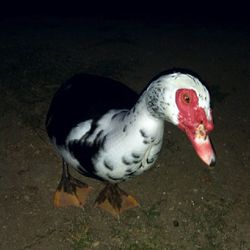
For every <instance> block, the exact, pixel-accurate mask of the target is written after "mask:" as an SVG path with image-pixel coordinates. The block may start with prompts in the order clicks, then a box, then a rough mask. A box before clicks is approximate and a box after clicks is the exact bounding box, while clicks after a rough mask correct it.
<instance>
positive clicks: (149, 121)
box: [127, 93, 164, 133]
mask: <svg viewBox="0 0 250 250" xmlns="http://www.w3.org/2000/svg"><path fill="white" fill-rule="evenodd" d="M127 117H128V121H129V124H128V125H129V126H131V127H133V128H135V129H136V128H137V129H138V128H139V129H143V130H145V131H147V132H148V133H158V131H160V130H163V128H164V119H162V118H160V117H159V118H158V117H157V116H155V115H154V114H152V113H151V112H150V111H149V110H148V107H147V103H146V93H143V94H142V96H141V97H140V98H139V100H138V101H137V103H136V104H135V105H134V107H133V108H132V109H131V110H129V111H128V113H127Z"/></svg>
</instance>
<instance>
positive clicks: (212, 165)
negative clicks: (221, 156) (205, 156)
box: [209, 159, 216, 167]
mask: <svg viewBox="0 0 250 250" xmlns="http://www.w3.org/2000/svg"><path fill="white" fill-rule="evenodd" d="M215 164H216V161H215V159H212V160H211V162H210V164H209V167H214V166H215Z"/></svg>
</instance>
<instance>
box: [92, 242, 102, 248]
mask: <svg viewBox="0 0 250 250" xmlns="http://www.w3.org/2000/svg"><path fill="white" fill-rule="evenodd" d="M99 245H100V241H96V242H94V243H93V244H92V246H93V247H98V246H99Z"/></svg>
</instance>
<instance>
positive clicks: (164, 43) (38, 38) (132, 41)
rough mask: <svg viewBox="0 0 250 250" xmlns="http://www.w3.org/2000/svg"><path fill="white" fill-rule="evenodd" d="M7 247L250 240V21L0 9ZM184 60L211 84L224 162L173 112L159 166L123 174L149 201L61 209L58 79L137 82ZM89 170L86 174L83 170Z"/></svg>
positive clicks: (210, 245) (0, 191) (0, 221)
mask: <svg viewBox="0 0 250 250" xmlns="http://www.w3.org/2000/svg"><path fill="white" fill-rule="evenodd" d="M0 30H1V32H0V59H1V64H0V249H3V250H5V249H10V250H12V249H13V250H16V249H20V250H24V249H42V250H44V249H48V250H50V249H52V250H53V249H60V250H64V249H104V250H105V249H126V250H131V249H133V250H136V249H143V250H144V249H167V250H168V249H170V250H172V249H176V250H177V249H191V250H192V249H227V250H228V249H233V250H236V249H240V250H246V249H250V212H249V211H250V189H249V185H250V165H249V159H250V132H249V124H250V112H249V109H250V102H249V95H250V83H249V78H250V29H249V28H246V27H243V26H240V25H234V26H233V25H225V24H215V23H214V24H204V23H203V24H197V23H196V24H194V23H186V24H183V23H177V22H171V20H168V21H166V20H165V21H164V20H143V21H141V20H132V19H130V20H128V19H127V20H122V19H120V20H115V19H113V20H112V19H109V20H104V19H99V20H97V19H95V20H91V19H88V20H80V19H49V18H47V19H33V20H30V19H22V20H1V21H0ZM173 67H180V68H187V69H190V70H193V71H195V72H196V73H198V74H199V75H200V76H201V78H202V79H203V80H204V81H205V82H206V83H207V86H208V88H209V89H210V92H211V97H212V103H213V115H214V121H215V130H214V131H213V132H212V134H211V139H212V141H213V144H214V147H215V149H216V153H217V165H216V166H215V168H214V169H213V170H208V169H207V168H206V167H205V166H204V164H203V163H202V162H201V161H200V160H199V159H198V157H197V156H196V154H195V152H194V150H193V148H192V146H191V144H190V143H189V141H188V140H187V139H186V137H185V135H184V134H183V133H182V132H180V131H179V130H178V129H177V128H176V127H174V126H172V125H169V124H166V130H165V140H164V146H163V149H162V152H161V155H160V158H159V160H158V161H157V163H156V165H155V167H154V168H153V169H152V170H150V171H148V172H147V173H145V174H143V175H142V176H138V177H135V178H134V179H132V180H131V181H128V182H125V183H123V184H122V185H121V186H122V188H123V189H125V190H126V191H127V192H130V193H131V194H133V195H134V196H135V197H137V199H138V201H139V202H140V204H141V207H139V208H137V209H133V210H131V211H128V212H127V213H124V214H123V215H122V216H121V218H120V220H116V219H114V218H113V217H111V216H110V215H109V214H106V213H104V212H103V211H100V210H99V209H97V208H94V207H93V203H94V200H95V198H96V196H97V194H98V192H99V191H100V190H101V188H102V184H101V183H99V182H98V181H95V180H91V179H87V180H86V179H85V180H86V181H87V183H89V184H91V185H92V186H93V187H94V191H93V192H92V194H91V196H90V199H89V202H88V204H87V205H86V207H85V208H84V209H77V208H67V209H55V208H54V207H53V203H52V199H53V193H54V191H55V188H56V186H57V183H58V181H59V178H60V175H61V162H60V159H59V157H58V156H57V155H56V153H55V152H54V150H53V147H52V146H51V144H50V143H49V141H48V139H47V136H46V133H45V130H44V119H45V115H46V112H47V109H48V105H49V103H50V100H51V97H52V95H53V93H54V92H55V90H56V89H57V87H58V86H59V85H60V84H61V83H62V81H64V80H65V79H67V78H69V77H70V76H72V75H74V74H76V73H80V72H82V73H93V74H98V75H103V76H108V77H111V78H113V79H116V80H119V81H121V82H123V83H124V84H127V85H128V86H130V87H131V88H133V89H134V90H136V91H137V92H139V91H140V90H142V89H143V87H144V86H145V85H146V84H147V83H148V81H149V80H150V79H151V78H152V77H153V76H154V75H156V74H158V73H159V72H161V71H163V70H166V69H170V68H173ZM79 178H81V177H79Z"/></svg>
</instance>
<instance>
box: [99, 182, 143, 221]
mask: <svg viewBox="0 0 250 250" xmlns="http://www.w3.org/2000/svg"><path fill="white" fill-rule="evenodd" d="M95 205H96V206H98V207H100V208H102V209H104V210H106V211H107V212H109V213H111V214H112V215H113V216H115V217H119V215H120V214H121V213H122V212H123V211H125V210H127V209H130V208H134V207H137V206H139V203H138V202H137V201H136V199H135V198H134V197H132V196H131V195H128V194H127V193H126V192H125V191H123V190H122V189H120V188H119V187H118V184H110V183H108V184H107V185H106V186H105V187H104V189H103V190H102V191H101V192H100V194H99V195H98V197H97V199H96V202H95Z"/></svg>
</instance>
